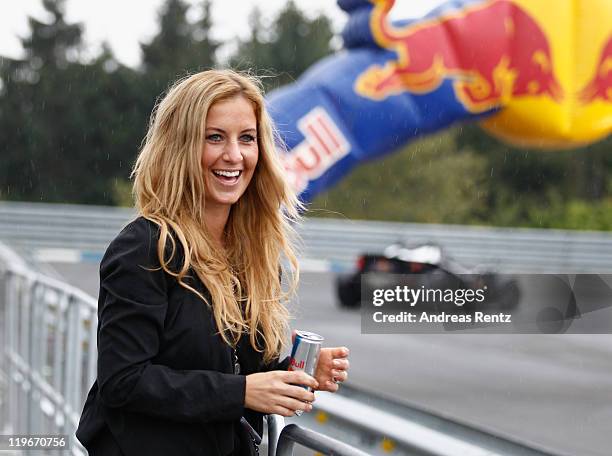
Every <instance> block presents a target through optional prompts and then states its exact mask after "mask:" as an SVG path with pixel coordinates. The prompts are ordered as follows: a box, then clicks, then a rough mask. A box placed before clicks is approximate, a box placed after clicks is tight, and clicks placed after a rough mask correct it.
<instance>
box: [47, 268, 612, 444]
mask: <svg viewBox="0 0 612 456" xmlns="http://www.w3.org/2000/svg"><path fill="white" fill-rule="evenodd" d="M51 266H52V267H53V268H54V269H55V270H56V271H57V272H58V273H59V274H60V275H61V276H63V277H64V278H65V279H66V280H67V281H69V282H70V283H72V284H74V285H76V286H79V287H81V288H83V289H84V290H85V291H86V292H88V293H90V294H92V295H93V296H97V292H98V290H97V288H98V281H97V270H98V266H97V265H96V264H93V263H87V264H78V265H76V264H53V265H51ZM333 278H334V277H333V274H331V273H303V274H302V281H301V287H300V292H299V299H298V300H297V302H296V303H295V304H294V305H293V306H292V307H293V311H294V314H295V315H296V320H295V321H294V322H293V324H292V327H294V328H298V329H306V330H310V331H314V332H317V333H320V334H322V335H323V336H325V338H326V340H327V342H328V345H346V346H348V347H349V348H350V349H351V358H350V359H351V370H350V383H351V384H352V385H355V386H358V387H360V388H362V389H365V390H369V391H374V392H376V393H379V394H383V395H385V396H389V397H392V398H395V399H396V400H397V401H403V402H406V403H408V404H412V405H417V406H419V407H421V408H425V409H428V410H432V411H435V412H436V413H440V414H443V415H445V416H449V417H452V418H454V419H456V420H458V421H462V422H465V423H470V424H474V425H477V426H479V427H484V428H487V429H491V430H494V431H496V432H498V433H501V434H503V435H506V436H510V437H511V438H514V439H519V440H522V441H524V442H533V443H536V444H539V445H542V446H544V447H546V448H549V449H551V450H554V451H557V452H559V453H560V454H564V455H577V456H609V455H610V454H612V436H611V434H610V432H611V431H612V337H610V336H607V335H602V336H600V335H503V336H501V335H492V334H485V335H465V334H464V335H459V334H443V335H408V334H397V335H392V334H389V335H364V334H361V329H360V314H359V312H354V311H342V310H340V309H338V307H337V306H336V305H335V298H334V292H333Z"/></svg>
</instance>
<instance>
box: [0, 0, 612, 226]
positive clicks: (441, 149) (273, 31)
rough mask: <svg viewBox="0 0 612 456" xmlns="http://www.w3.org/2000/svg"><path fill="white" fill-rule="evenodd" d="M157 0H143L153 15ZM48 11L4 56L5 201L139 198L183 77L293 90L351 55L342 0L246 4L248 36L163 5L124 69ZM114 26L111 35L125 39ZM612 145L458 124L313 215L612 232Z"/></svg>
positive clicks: (56, 8)
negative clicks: (153, 115)
mask: <svg viewBox="0 0 612 456" xmlns="http://www.w3.org/2000/svg"><path fill="white" fill-rule="evenodd" d="M74 3H75V4H77V3H78V2H76V1H75V2H74ZM158 3H160V2H158ZM401 3H402V2H399V4H398V6H401ZM423 3H426V2H423ZM153 4H154V2H151V3H147V5H146V6H145V5H144V4H142V5H140V8H142V9H146V10H147V11H148V14H149V16H148V17H150V16H152V12H151V10H152V9H154V8H153ZM42 5H43V6H44V8H41V5H40V4H38V7H37V9H36V11H37V12H38V14H37V15H36V16H34V17H29V19H28V24H29V25H28V27H27V30H26V31H23V32H22V33H21V36H20V38H19V42H20V44H21V47H22V48H23V51H22V52H21V53H20V55H19V56H18V57H15V56H11V57H9V56H2V57H1V60H0V62H1V65H0V80H1V81H2V82H1V91H0V107H1V108H0V137H1V138H2V141H1V143H0V148H1V152H0V153H1V156H2V166H1V167H0V199H2V200H8V201H37V202H49V203H79V204H100V205H120V206H130V205H131V204H132V201H131V196H130V183H129V179H128V176H129V173H130V169H131V166H132V164H133V162H134V160H135V157H136V154H137V151H138V147H139V144H140V142H141V140H142V138H143V136H144V133H145V129H146V126H147V121H148V116H149V114H150V112H151V109H152V107H153V104H154V103H155V100H156V99H157V97H158V96H159V95H160V94H161V93H162V92H163V91H164V90H165V89H166V87H167V86H168V84H169V83H170V82H171V81H173V80H175V79H176V78H178V77H180V76H182V75H185V74H187V73H189V72H194V71H197V70H201V69H204V68H209V67H212V66H227V65H230V66H233V67H237V68H242V69H251V70H253V71H255V72H256V73H257V74H260V75H262V76H264V82H265V84H266V87H267V88H268V89H272V88H276V87H280V86H282V85H285V84H287V83H289V82H291V81H295V79H296V78H298V77H299V76H300V75H301V74H302V73H303V72H304V71H305V70H306V69H307V68H309V67H310V66H311V65H312V64H313V63H315V62H316V61H318V60H320V59H321V58H322V57H324V56H326V55H329V54H331V53H332V52H334V51H335V50H337V49H339V47H340V46H341V40H340V38H339V37H338V32H339V31H340V30H341V28H342V20H343V16H344V15H343V14H342V12H341V11H339V9H337V7H336V6H335V5H334V2H331V1H330V2H328V4H327V5H326V9H327V10H329V11H331V10H337V11H335V14H334V15H332V14H331V13H326V12H321V13H320V14H317V13H313V12H312V10H313V9H314V10H315V11H316V10H317V9H316V7H312V6H311V5H310V4H308V5H300V4H297V3H295V2H292V1H290V2H286V3H284V2H277V3H276V4H275V5H274V6H273V7H269V6H268V7H267V6H266V3H265V2H261V3H260V6H253V7H250V4H249V2H242V3H240V6H239V7H237V9H238V11H234V12H232V13H230V14H226V15H225V16H224V21H225V24H227V23H228V22H230V23H231V22H232V21H234V17H236V16H239V20H238V19H236V22H239V23H241V24H244V25H243V26H238V30H237V31H236V33H237V34H240V36H241V37H240V38H236V37H231V36H227V32H224V33H221V31H222V30H225V29H227V28H228V26H225V28H223V27H221V26H219V25H217V24H215V22H214V19H213V17H214V16H213V15H212V14H211V10H212V9H213V8H214V6H213V5H212V4H211V2H193V3H187V2H184V1H178V0H177V1H167V2H161V3H160V4H159V8H158V10H157V12H156V19H155V26H151V27H152V28H154V30H155V31H154V32H152V33H150V34H151V36H150V37H148V38H146V39H144V38H141V37H132V39H135V40H141V41H140V44H139V47H140V52H139V53H136V54H137V55H138V58H137V59H134V56H132V55H131V54H130V55H127V56H125V57H124V60H125V61H128V62H129V63H123V62H122V61H121V60H119V59H118V58H117V56H116V54H117V51H115V50H114V49H112V48H110V47H109V44H108V41H106V42H102V43H101V44H100V43H97V42H96V43H94V44H91V45H90V46H88V45H87V44H86V42H85V41H84V37H85V35H86V31H87V24H85V23H82V22H80V23H79V22H71V21H70V20H68V19H67V14H66V10H69V9H70V8H71V4H70V3H69V2H68V3H66V2H65V1H45V2H42ZM430 6H431V5H430ZM13 8H17V7H13ZM81 8H82V6H81ZM319 9H320V8H319ZM417 13H418V11H417V12H415V14H417ZM143 16H145V15H144V14H143ZM332 16H333V17H332ZM122 17H124V16H123V15H122ZM145 17H146V16H145ZM19 20H20V21H22V22H23V21H24V20H25V19H24V18H23V17H21V18H20V19H19ZM90 20H92V21H93V19H90ZM134 20H135V21H136V22H138V21H140V19H136V18H135V19H134ZM127 26H128V25H127V24H126V25H123V27H127ZM107 27H108V28H107V30H108V35H107V36H113V35H115V34H116V33H117V34H118V33H119V30H118V31H117V32H115V30H114V29H113V27H114V25H113V23H109V24H107ZM119 27H120V26H119ZM234 27H236V26H234ZM24 28H25V27H24ZM109 29H110V30H109ZM220 29H221V30H220ZM213 31H215V33H213ZM4 34H5V35H6V31H5V32H4ZM217 35H222V36H225V38H224V40H221V39H219V38H216V36H217ZM120 46H121V44H116V45H115V47H118V48H119V49H120ZM125 46H126V47H128V46H131V47H133V46H135V43H134V42H130V43H127V42H126V44H125ZM8 47H9V48H11V46H8ZM11 50H12V49H11ZM13 52H15V51H14V50H13ZM611 146H612V139H610V138H607V139H605V140H603V141H601V142H599V143H597V144H593V145H590V146H588V147H584V148H577V149H573V150H571V151H557V152H553V151H550V150H546V151H542V150H535V149H534V150H531V149H517V148H514V147H512V146H509V145H507V144H504V143H501V142H499V141H497V140H495V139H492V138H491V137H490V136H488V135H487V134H485V133H484V132H483V131H481V129H480V128H479V127H478V126H477V125H475V124H469V125H468V124H466V125H460V126H455V127H453V128H451V129H448V130H445V131H443V132H441V133H434V134H432V135H430V136H428V137H427V138H425V139H422V140H419V141H416V142H412V143H410V145H409V146H407V147H405V148H403V149H402V150H399V151H398V152H397V153H395V154H392V155H388V156H386V157H383V158H381V159H379V160H377V161H374V162H372V163H370V164H368V165H366V166H362V167H360V168H358V169H357V170H356V171H354V172H353V173H352V174H350V175H349V176H348V177H347V178H346V179H344V180H343V181H342V182H341V183H340V184H339V185H337V186H336V187H335V188H333V189H331V190H329V191H326V192H324V193H322V194H320V195H319V196H318V197H317V198H316V199H315V200H314V201H313V203H312V206H311V211H310V212H309V216H313V217H318V216H333V217H347V218H351V219H369V220H393V221H404V222H408V221H409V222H425V223H456V224H477V225H494V226H514V227H517V226H523V227H538V228H569V229H582V230H609V229H610V228H611V227H612V210H610V209H612V197H611V192H612V180H611V178H610V169H612V155H611V154H610V153H609V152H610V150H611ZM449 169H453V170H454V172H453V173H449V172H448V170H449ZM76 170H78V172H75V171H76ZM382 183H384V185H381V184H382ZM408 196H409V197H408Z"/></svg>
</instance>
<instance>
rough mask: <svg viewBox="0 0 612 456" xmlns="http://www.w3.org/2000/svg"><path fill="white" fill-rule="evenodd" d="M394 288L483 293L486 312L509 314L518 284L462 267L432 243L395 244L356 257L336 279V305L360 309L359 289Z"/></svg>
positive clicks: (505, 277) (500, 276)
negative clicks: (381, 250)
mask: <svg viewBox="0 0 612 456" xmlns="http://www.w3.org/2000/svg"><path fill="white" fill-rule="evenodd" d="M397 285H408V286H410V287H412V288H425V289H458V288H462V289H472V290H476V289H486V290H487V302H486V305H487V306H488V310H492V309H493V308H494V309H495V310H500V311H501V310H511V309H514V308H515V307H516V306H517V305H518V303H519V300H520V290H519V287H518V283H517V281H516V280H515V279H514V278H513V277H511V276H508V275H500V274H497V273H495V272H492V271H490V270H489V271H487V270H483V268H468V267H466V266H463V265H461V264H459V263H457V262H456V261H454V260H453V259H452V258H451V257H449V256H448V255H447V254H446V253H445V251H444V250H443V249H442V247H441V246H439V245H437V244H435V243H423V244H417V245H412V246H411V245H408V244H405V243H403V242H398V243H395V244H392V245H390V246H388V247H386V248H385V249H384V251H383V253H382V254H379V253H365V254H362V255H359V257H357V261H356V264H355V270H354V271H353V272H351V273H348V274H341V275H338V276H337V278H336V291H337V297H338V301H339V304H340V306H341V307H344V308H359V307H360V306H361V303H362V299H361V295H362V289H363V290H370V289H374V288H385V289H392V288H394V287H395V286H397ZM362 287H363V288H362ZM439 310H444V309H439ZM466 310H467V309H466Z"/></svg>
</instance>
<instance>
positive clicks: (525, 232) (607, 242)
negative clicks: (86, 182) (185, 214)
mask: <svg viewBox="0 0 612 456" xmlns="http://www.w3.org/2000/svg"><path fill="white" fill-rule="evenodd" d="M133 217H134V212H133V211H132V210H130V209H124V208H110V207H100V206H82V205H81V206H79V205H55V204H53V205H51V204H38V203H9V202H0V239H2V240H4V241H5V242H8V243H10V245H11V246H14V247H16V248H19V249H21V250H27V251H29V252H34V253H35V254H41V255H42V257H43V258H44V255H45V252H49V249H70V251H71V252H73V254H74V253H75V252H77V253H78V255H80V258H89V259H93V260H96V259H99V257H100V254H101V253H102V252H103V251H104V249H105V248H106V246H107V245H108V243H109V242H110V240H111V239H112V238H113V237H114V236H115V235H116V234H117V232H118V231H119V230H120V229H121V227H122V226H124V225H125V224H126V223H127V222H128V221H129V220H130V219H131V218H133ZM299 232H300V235H301V237H302V239H303V241H304V252H303V256H304V257H306V258H315V259H323V260H327V261H329V262H330V264H331V266H332V267H336V268H339V269H342V268H346V267H348V266H350V265H351V264H352V262H353V261H354V259H355V257H356V256H357V255H358V254H359V253H362V252H364V251H374V252H380V251H382V250H383V248H384V247H386V246H387V245H389V244H391V243H393V242H396V241H397V240H399V239H403V240H407V241H409V242H413V243H417V242H421V241H434V242H437V243H439V244H441V245H442V246H443V247H444V248H445V249H446V251H447V252H448V253H449V254H450V255H451V256H453V257H454V258H455V259H456V260H458V261H459V262H462V263H465V264H466V265H482V264H486V265H490V266H493V267H495V268H497V269H498V270H499V271H501V272H522V273H526V272H558V273H578V272H584V273H587V272H591V273H611V272H612V256H611V255H609V254H608V252H610V251H611V250H612V233H607V232H580V231H564V230H538V229H514V228H513V229H510V228H484V227H468V226H453V225H431V224H413V223H389V222H364V221H351V220H341V219H316V218H307V219H306V220H305V222H304V223H303V224H302V225H301V226H300V227H299ZM65 253H66V252H65ZM67 253H68V254H70V252H67ZM78 255H77V256H78Z"/></svg>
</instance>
